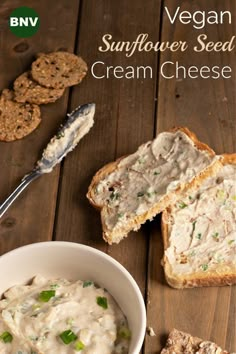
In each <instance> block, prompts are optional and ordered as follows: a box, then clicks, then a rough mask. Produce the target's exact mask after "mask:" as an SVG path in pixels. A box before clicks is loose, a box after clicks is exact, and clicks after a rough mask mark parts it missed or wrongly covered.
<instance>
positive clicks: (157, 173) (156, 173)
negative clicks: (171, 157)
mask: <svg viewBox="0 0 236 354" xmlns="http://www.w3.org/2000/svg"><path fill="white" fill-rule="evenodd" d="M160 173H161V172H158V171H154V173H153V174H154V176H157V175H159V174H160Z"/></svg>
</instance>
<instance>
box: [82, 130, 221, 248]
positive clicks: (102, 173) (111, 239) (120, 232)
mask: <svg viewBox="0 0 236 354" xmlns="http://www.w3.org/2000/svg"><path fill="white" fill-rule="evenodd" d="M176 131H181V132H183V133H185V134H186V135H187V136H188V137H189V138H190V139H191V140H192V142H193V143H194V145H195V146H196V147H197V148H198V149H199V150H201V151H206V152H207V153H208V154H209V156H211V157H214V156H215V152H214V151H213V150H212V149H211V148H210V147H209V146H208V145H206V144H204V143H202V142H200V141H199V140H198V138H197V137H196V135H195V134H194V133H193V132H191V131H190V130H189V129H188V128H186V127H175V128H173V129H170V130H169V132H176ZM125 157H126V156H123V157H121V158H119V159H117V160H116V161H114V162H111V163H108V164H107V165H105V166H104V167H102V168H101V169H100V170H99V171H98V172H97V173H96V174H95V175H94V177H93V179H92V181H91V184H90V186H89V188H88V193H87V198H88V200H89V202H90V203H91V204H92V205H93V206H94V207H95V208H96V209H98V210H100V211H101V223H102V229H103V238H104V240H105V241H107V242H108V243H109V244H112V243H119V242H120V241H121V240H122V239H123V238H124V237H127V236H128V233H129V232H130V231H131V230H135V231H136V230H138V229H139V228H140V227H141V225H142V224H144V223H145V222H146V221H147V220H152V219H153V218H154V217H155V216H156V215H157V214H158V213H160V212H162V211H163V210H164V209H165V208H166V207H167V206H168V205H169V204H170V203H171V202H172V201H174V200H176V198H177V196H178V195H179V194H180V193H182V192H183V191H185V190H187V189H189V188H196V187H197V186H198V185H199V184H201V182H202V180H204V179H205V178H207V177H208V176H210V175H211V174H212V173H215V172H216V171H218V169H220V168H221V167H222V164H221V162H220V160H221V158H219V159H216V160H215V161H214V162H212V163H211V164H210V165H209V166H208V167H207V168H206V169H204V170H203V171H202V172H201V173H200V174H199V175H198V176H197V177H195V178H194V179H193V180H191V181H190V182H189V183H185V184H183V183H182V184H181V185H180V186H179V187H178V188H177V189H176V190H174V191H173V192H169V193H168V194H166V195H165V196H164V197H163V198H162V199H161V200H160V201H159V202H158V203H157V204H154V205H153V206H152V207H151V208H150V209H149V210H148V211H147V212H145V213H143V214H141V215H136V216H135V217H134V218H133V219H132V220H130V222H129V223H128V224H127V226H126V227H122V228H120V229H116V230H115V231H114V232H113V230H112V231H111V230H108V229H107V227H106V225H105V222H104V219H105V216H106V215H107V213H109V210H108V208H107V207H106V205H99V204H97V203H96V202H95V190H96V185H97V184H98V183H99V181H100V180H101V179H103V178H104V177H106V176H107V175H109V174H110V173H112V172H113V171H115V170H116V169H118V166H119V163H120V161H121V160H123V159H124V158H125Z"/></svg>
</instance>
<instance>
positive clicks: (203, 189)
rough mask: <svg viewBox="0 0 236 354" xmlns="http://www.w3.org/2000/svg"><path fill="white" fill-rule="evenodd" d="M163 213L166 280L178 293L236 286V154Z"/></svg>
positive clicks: (227, 158) (224, 159) (226, 157)
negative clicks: (213, 287)
mask: <svg viewBox="0 0 236 354" xmlns="http://www.w3.org/2000/svg"><path fill="white" fill-rule="evenodd" d="M222 164H223V167H222V169H220V170H219V171H218V172H217V173H216V174H214V175H212V176H209V177H208V178H207V179H206V180H205V181H203V182H202V184H201V186H200V187H199V188H197V189H192V190H189V191H188V193H187V194H185V195H184V196H183V198H182V199H181V200H179V201H177V202H176V203H175V204H173V205H171V206H170V207H169V208H168V209H167V210H165V211H164V212H163V214H162V235H163V240H164V249H165V254H164V258H163V266H164V271H165V276H166V280H167V282H168V283H169V285H171V286H172V287H174V288H188V287H195V286H219V285H232V284H235V283H236V256H235V255H236V154H232V155H223V160H222Z"/></svg>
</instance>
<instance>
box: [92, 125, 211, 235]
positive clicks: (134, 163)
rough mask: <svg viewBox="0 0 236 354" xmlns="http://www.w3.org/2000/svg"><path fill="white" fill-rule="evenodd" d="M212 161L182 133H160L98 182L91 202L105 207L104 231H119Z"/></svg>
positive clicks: (209, 156)
mask: <svg viewBox="0 0 236 354" xmlns="http://www.w3.org/2000/svg"><path fill="white" fill-rule="evenodd" d="M213 160H214V157H212V156H211V155H210V154H209V152H208V151H206V150H199V149H198V148H197V147H196V146H195V145H194V142H193V141H192V140H191V139H190V138H189V137H188V136H187V135H186V134H185V133H183V132H182V131H180V130H179V131H176V132H164V133H161V134H159V135H158V136H157V138H156V139H155V140H153V141H150V142H148V143H146V144H144V145H142V146H140V147H139V149H138V150H137V151H136V152H135V153H134V154H132V155H129V156H127V157H125V158H124V159H122V160H121V161H120V162H119V163H118V166H117V168H116V169H115V170H114V171H113V172H111V173H109V174H107V175H106V176H105V177H104V178H103V179H101V180H99V182H98V184H97V185H96V189H95V193H94V196H93V199H94V202H95V203H96V204H97V205H100V206H101V207H104V206H106V208H107V214H106V217H105V220H104V222H105V223H106V226H107V228H108V229H110V230H114V229H116V228H118V229H119V228H120V227H121V228H122V227H123V226H124V224H125V223H128V222H129V219H130V218H133V217H135V216H139V215H142V214H144V213H145V212H148V210H150V208H151V207H152V206H153V205H155V204H156V203H158V202H160V201H161V199H162V198H163V197H164V196H165V195H166V194H167V193H171V192H174V191H175V190H176V189H177V188H178V187H179V186H180V185H181V184H182V183H186V182H190V181H191V180H192V179H193V178H194V177H195V176H196V175H197V174H199V172H201V171H202V170H203V169H204V168H206V167H207V166H209V165H210V164H211V163H212V162H213ZM173 196H174V193H173V194H172V198H173Z"/></svg>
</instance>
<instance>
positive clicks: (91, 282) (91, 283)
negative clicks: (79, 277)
mask: <svg viewBox="0 0 236 354" xmlns="http://www.w3.org/2000/svg"><path fill="white" fill-rule="evenodd" d="M91 285H94V283H93V281H91V280H85V281H84V282H83V288H87V287H88V286H91Z"/></svg>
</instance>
